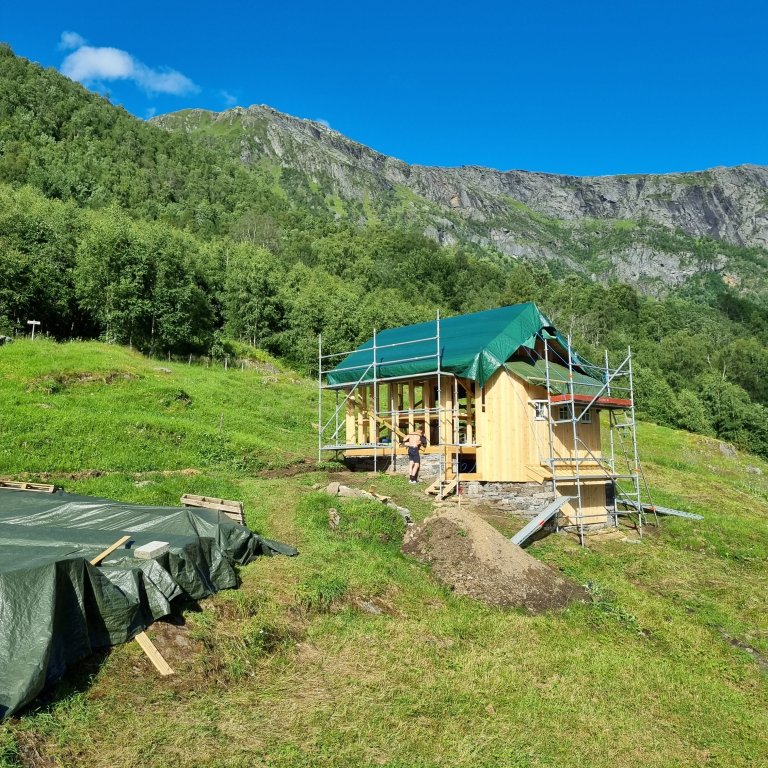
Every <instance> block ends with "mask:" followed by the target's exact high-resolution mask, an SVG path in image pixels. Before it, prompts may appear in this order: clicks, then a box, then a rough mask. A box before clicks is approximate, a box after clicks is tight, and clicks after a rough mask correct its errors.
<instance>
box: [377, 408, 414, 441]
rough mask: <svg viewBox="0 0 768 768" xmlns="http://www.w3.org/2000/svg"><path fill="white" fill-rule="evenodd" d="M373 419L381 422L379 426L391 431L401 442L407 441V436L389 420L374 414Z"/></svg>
mask: <svg viewBox="0 0 768 768" xmlns="http://www.w3.org/2000/svg"><path fill="white" fill-rule="evenodd" d="M373 418H374V419H375V420H376V421H378V422H379V424H383V425H384V426H385V427H386V428H387V429H391V430H392V431H393V432H394V433H395V434H396V435H397V436H398V437H399V438H400V439H401V440H405V438H406V437H407V435H406V434H405V432H403V431H401V430H399V429H398V428H397V427H396V426H395V425H394V424H393V423H392V422H391V421H390V420H389V419H385V418H384V417H383V416H376V415H375V414H374V416H373Z"/></svg>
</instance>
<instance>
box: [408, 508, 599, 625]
mask: <svg viewBox="0 0 768 768" xmlns="http://www.w3.org/2000/svg"><path fill="white" fill-rule="evenodd" d="M403 552H405V553H406V554H408V555H412V556H413V557H415V558H416V559H418V560H420V561H421V562H424V563H428V564H429V565H430V566H431V567H432V571H433V573H434V574H435V576H436V577H437V578H438V579H439V580H440V581H441V582H443V583H444V584H446V585H447V586H449V587H451V589H453V590H454V591H455V592H456V594H459V595H466V596H468V597H472V598H474V599H475V600H480V601H482V602H485V603H490V604H491V605H498V606H502V607H510V608H523V609H525V610H526V611H528V612H529V613H532V614H536V613H543V612H545V611H550V610H557V609H560V608H564V607H565V606H567V605H569V604H570V603H572V602H574V601H581V602H588V601H589V594H588V593H587V592H586V590H585V589H584V588H583V587H581V586H579V585H578V584H576V583H574V582H572V581H570V580H568V579H566V578H564V577H563V576H561V575H560V574H559V573H557V571H555V570H553V569H552V568H550V567H549V566H547V565H544V563H541V562H539V561H538V560H536V559H535V558H534V557H531V556H530V555H529V554H527V553H526V552H525V551H523V550H522V549H521V548H520V547H518V546H517V545H516V544H513V543H512V542H511V541H509V539H507V538H505V537H504V536H503V535H502V534H501V533H499V531H497V530H496V529H495V528H494V527H493V526H491V525H490V524H489V523H487V522H485V520H483V519H481V518H480V517H478V516H477V515H475V514H473V513H472V512H469V511H467V510H464V509H460V508H459V509H449V510H445V511H442V512H441V513H440V514H437V515H433V516H432V517H428V518H427V519H426V520H424V522H422V523H420V524H419V525H415V526H413V527H412V528H411V529H409V530H408V531H407V532H406V534H405V540H404V542H403Z"/></svg>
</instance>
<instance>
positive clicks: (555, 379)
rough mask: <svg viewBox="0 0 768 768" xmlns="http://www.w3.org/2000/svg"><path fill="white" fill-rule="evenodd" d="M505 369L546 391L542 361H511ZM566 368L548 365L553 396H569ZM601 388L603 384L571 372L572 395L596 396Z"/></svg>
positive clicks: (545, 374)
mask: <svg viewBox="0 0 768 768" xmlns="http://www.w3.org/2000/svg"><path fill="white" fill-rule="evenodd" d="M505 368H506V369H507V370H508V371H510V372H511V373H513V374H515V375H517V376H519V377H520V378H521V379H523V380H524V381H527V382H529V383H531V384H535V385H537V386H540V387H544V388H545V389H546V386H547V366H546V363H545V361H544V360H536V361H535V362H533V361H529V360H513V361H512V362H509V363H506V364H505ZM569 380H570V379H569V372H568V368H566V367H565V366H564V365H559V364H558V363H552V362H550V364H549V391H550V393H551V394H553V395H567V394H570V388H569V386H568V382H569ZM602 387H603V382H602V381H599V380H598V379H595V378H592V377H591V376H587V375H585V374H583V373H579V372H578V371H573V393H574V394H575V395H591V396H593V397H594V396H595V395H597V394H598V393H599V392H600V390H601V389H602Z"/></svg>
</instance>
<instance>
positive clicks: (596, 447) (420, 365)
mask: <svg viewBox="0 0 768 768" xmlns="http://www.w3.org/2000/svg"><path fill="white" fill-rule="evenodd" d="M319 357H320V365H319V370H320V374H319V387H320V390H321V391H320V398H319V401H320V414H319V416H320V430H319V431H320V435H319V446H318V448H319V452H320V453H321V454H322V452H324V451H333V452H335V453H337V454H343V456H344V457H346V458H347V459H357V460H359V459H362V458H368V459H370V461H371V462H372V463H373V465H374V467H376V468H381V469H385V468H387V467H394V466H397V464H398V462H400V463H401V464H402V463H403V458H404V457H405V454H406V449H405V448H404V447H402V446H401V444H400V443H401V441H402V439H403V438H404V437H405V436H406V435H407V433H409V432H412V431H414V430H415V429H418V428H423V429H424V431H425V435H426V437H427V440H428V446H427V448H426V449H425V451H424V453H425V464H426V466H427V467H431V469H432V474H433V475H434V476H435V483H434V486H433V487H434V488H435V489H437V491H438V492H439V493H440V495H444V494H446V493H448V492H452V491H455V490H459V489H461V488H466V487H474V488H478V487H483V486H486V485H492V484H506V483H539V484H542V486H543V487H545V488H547V489H548V490H549V489H551V490H552V491H554V493H555V494H556V496H557V497H558V498H560V499H562V504H561V507H560V510H559V517H558V521H559V524H560V525H561V526H562V527H567V526H576V527H578V528H579V529H580V530H581V531H582V532H583V527H584V526H593V525H605V524H606V523H608V522H611V521H615V519H616V515H617V514H619V509H618V506H617V505H618V504H623V505H625V506H632V505H640V503H641V501H640V470H639V465H638V461H637V443H636V439H635V431H634V426H635V424H634V422H635V419H634V406H633V397H632V367H631V366H632V363H631V355H630V354H629V353H628V354H627V357H626V359H625V360H624V361H623V362H622V363H621V364H620V365H619V366H618V367H616V368H610V367H609V366H608V359H607V356H606V360H605V365H603V366H596V365H594V364H592V363H590V362H588V361H586V360H585V359H583V358H582V357H581V356H579V354H578V353H577V352H576V351H575V350H573V349H572V347H571V344H570V342H569V340H568V339H566V338H565V337H564V336H562V335H561V334H560V333H559V332H558V330H557V329H556V328H555V327H554V326H553V324H552V323H551V322H550V321H549V319H548V318H547V317H546V316H545V315H543V314H542V313H541V311H540V310H539V309H538V307H537V306H536V305H535V304H533V303H526V304H517V305H514V306H509V307H501V308H498V309H492V310H488V311H485V312H477V313H473V314H469V315H462V316H457V317H450V318H444V319H441V318H439V317H438V318H437V319H436V320H434V321H430V322H425V323H418V324H416V325H409V326H405V327H402V328H395V329H390V330H386V331H381V332H379V333H374V335H373V337H372V338H371V339H370V340H369V341H367V342H366V343H365V344H363V345H361V346H360V347H358V348H357V349H356V350H354V351H352V352H349V353H341V354H329V355H324V354H323V352H322V344H321V347H320V356H319ZM328 391H331V392H335V404H332V399H331V398H332V396H330V397H329V395H328V394H327V392H328ZM469 481H476V482H475V483H470V482H469Z"/></svg>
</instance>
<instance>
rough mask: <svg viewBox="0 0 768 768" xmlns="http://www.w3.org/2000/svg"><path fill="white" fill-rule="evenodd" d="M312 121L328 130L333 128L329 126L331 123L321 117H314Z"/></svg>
mask: <svg viewBox="0 0 768 768" xmlns="http://www.w3.org/2000/svg"><path fill="white" fill-rule="evenodd" d="M313 122H315V123H320V125H324V126H325V127H326V128H327V129H328V130H329V131H332V130H333V128H331V124H330V123H329V122H328V121H327V120H324V119H323V118H322V117H316V118H315V119H314V120H313Z"/></svg>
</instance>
